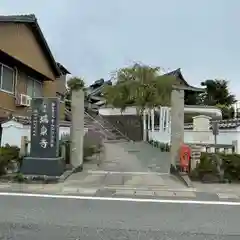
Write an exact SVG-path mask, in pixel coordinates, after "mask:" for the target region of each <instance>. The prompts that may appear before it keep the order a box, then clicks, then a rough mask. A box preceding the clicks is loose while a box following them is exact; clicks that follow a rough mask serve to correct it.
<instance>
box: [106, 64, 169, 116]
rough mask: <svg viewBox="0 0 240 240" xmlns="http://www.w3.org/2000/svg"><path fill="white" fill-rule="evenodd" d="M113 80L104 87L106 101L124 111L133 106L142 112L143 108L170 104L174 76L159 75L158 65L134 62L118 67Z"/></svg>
mask: <svg viewBox="0 0 240 240" xmlns="http://www.w3.org/2000/svg"><path fill="white" fill-rule="evenodd" d="M113 82H114V84H113V85H112V86H106V87H105V89H104V97H105V99H106V102H107V104H109V105H111V106H112V107H115V108H120V109H121V110H122V111H124V110H125V108H126V107H128V106H135V107H136V108H137V110H138V112H139V113H142V112H143V111H144V109H153V108H155V107H159V106H160V105H163V106H169V105H170V101H171V91H172V85H173V83H174V77H172V76H167V75H160V69H159V68H158V67H151V66H148V65H143V64H138V63H136V64H134V65H132V66H129V67H125V68H121V69H119V70H118V71H117V72H116V74H115V75H114V76H113Z"/></svg>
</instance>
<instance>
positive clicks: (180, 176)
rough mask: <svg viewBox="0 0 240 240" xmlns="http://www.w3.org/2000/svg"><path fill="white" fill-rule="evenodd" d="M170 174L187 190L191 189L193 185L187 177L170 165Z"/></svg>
mask: <svg viewBox="0 0 240 240" xmlns="http://www.w3.org/2000/svg"><path fill="white" fill-rule="evenodd" d="M170 173H171V174H173V175H174V176H176V177H177V178H178V179H179V180H180V181H181V182H182V183H183V184H184V185H185V186H187V187H188V188H193V184H192V181H191V180H190V178H189V176H188V175H187V174H186V173H180V172H179V171H178V170H177V168H176V166H173V165H172V164H171V167H170Z"/></svg>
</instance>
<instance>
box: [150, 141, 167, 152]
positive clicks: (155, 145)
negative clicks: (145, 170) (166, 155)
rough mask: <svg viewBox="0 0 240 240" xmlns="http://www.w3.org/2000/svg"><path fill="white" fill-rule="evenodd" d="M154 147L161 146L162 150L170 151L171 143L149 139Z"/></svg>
mask: <svg viewBox="0 0 240 240" xmlns="http://www.w3.org/2000/svg"><path fill="white" fill-rule="evenodd" d="M148 142H149V143H150V144H151V145H152V146H153V147H156V148H159V150H160V151H161V152H170V145H169V144H168V143H161V142H158V141H154V140H149V141H148Z"/></svg>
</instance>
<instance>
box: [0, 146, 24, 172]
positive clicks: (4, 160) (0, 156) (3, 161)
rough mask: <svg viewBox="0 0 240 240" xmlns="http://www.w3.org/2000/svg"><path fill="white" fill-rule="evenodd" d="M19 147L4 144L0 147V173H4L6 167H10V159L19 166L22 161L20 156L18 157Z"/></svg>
mask: <svg viewBox="0 0 240 240" xmlns="http://www.w3.org/2000/svg"><path fill="white" fill-rule="evenodd" d="M19 151H20V149H19V148H18V147H17V146H10V145H9V144H6V145H5V146H4V147H0V175H3V174H5V173H6V169H7V168H8V167H10V165H11V163H12V161H15V162H16V163H17V164H18V165H19V167H20V165H21V163H22V158H20V157H19Z"/></svg>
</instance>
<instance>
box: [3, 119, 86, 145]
mask: <svg viewBox="0 0 240 240" xmlns="http://www.w3.org/2000/svg"><path fill="white" fill-rule="evenodd" d="M86 131H87V128H86V129H84V132H85V133H86ZM30 133H31V132H30V125H23V124H20V123H17V122H15V121H9V122H7V123H4V124H2V139H1V146H5V145H6V144H9V145H15V146H18V147H21V137H22V136H27V137H28V139H30ZM62 134H70V127H60V129H59V139H60V137H61V135H62Z"/></svg>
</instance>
